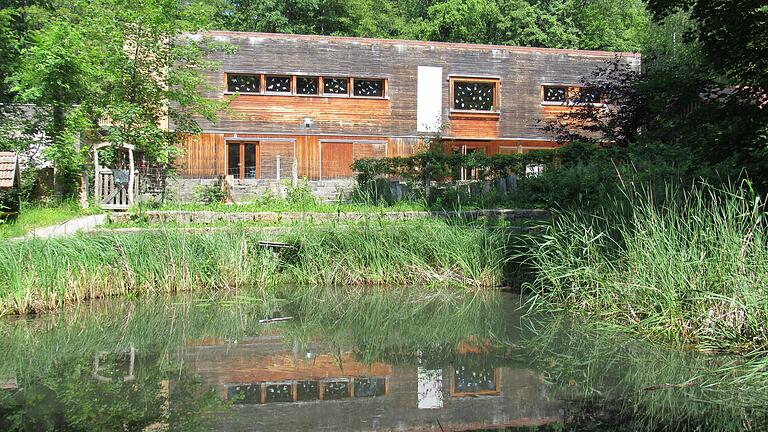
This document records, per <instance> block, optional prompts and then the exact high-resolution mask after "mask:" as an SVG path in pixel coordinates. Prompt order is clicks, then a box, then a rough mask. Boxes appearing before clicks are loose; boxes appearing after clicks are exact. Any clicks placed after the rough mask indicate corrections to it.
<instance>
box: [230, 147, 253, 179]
mask: <svg viewBox="0 0 768 432" xmlns="http://www.w3.org/2000/svg"><path fill="white" fill-rule="evenodd" d="M259 165H260V164H259V143H258V142H239V143H227V175H231V176H234V177H235V178H238V179H241V180H242V179H256V178H259Z"/></svg>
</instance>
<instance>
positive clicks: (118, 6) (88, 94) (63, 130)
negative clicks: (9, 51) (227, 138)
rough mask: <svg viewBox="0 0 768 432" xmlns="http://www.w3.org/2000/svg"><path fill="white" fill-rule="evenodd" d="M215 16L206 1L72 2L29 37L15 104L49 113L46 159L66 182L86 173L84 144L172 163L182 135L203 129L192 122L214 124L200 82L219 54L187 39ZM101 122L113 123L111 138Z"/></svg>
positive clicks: (214, 106) (215, 104)
mask: <svg viewBox="0 0 768 432" xmlns="http://www.w3.org/2000/svg"><path fill="white" fill-rule="evenodd" d="M212 15H213V10H212V8H211V6H210V5H209V4H207V3H206V2H202V1H186V2H180V1H178V0H147V1H143V2H133V1H129V0H94V1H86V0H68V1H66V2H63V3H62V4H60V5H58V8H57V16H56V17H52V18H50V19H49V20H48V21H47V22H46V23H45V24H44V25H43V26H42V27H41V28H40V29H39V30H35V31H34V32H32V37H31V44H30V46H29V47H27V48H25V49H24V50H23V51H22V56H21V60H20V62H19V66H18V68H17V70H16V71H15V72H14V74H13V76H12V78H11V82H12V83H13V91H15V92H16V94H17V100H19V101H27V102H31V103H34V104H36V105H38V106H41V107H47V108H49V109H50V111H51V112H52V121H51V124H50V127H49V128H48V130H47V132H48V134H49V136H50V137H51V139H52V141H53V144H52V146H51V147H50V149H49V151H48V157H49V158H50V159H51V160H53V162H54V164H55V165H56V167H57V169H58V170H60V171H61V172H62V174H64V175H67V176H68V177H69V178H72V177H75V176H76V175H77V174H79V173H81V172H82V170H83V168H84V166H85V162H86V161H87V160H88V158H87V155H88V153H89V150H90V149H89V148H88V147H87V146H83V147H82V148H81V149H80V151H78V147H79V146H80V144H81V138H84V137H90V138H93V139H95V140H99V141H102V140H104V141H107V142H110V143H112V144H114V145H123V144H132V145H134V146H135V147H136V148H137V149H139V150H142V151H144V152H145V154H147V155H148V156H149V157H150V158H151V159H152V160H154V161H157V162H159V163H161V164H168V163H169V162H171V161H172V160H173V158H174V156H175V153H174V149H175V148H176V147H175V145H174V144H176V142H177V141H178V140H179V139H180V138H181V136H182V135H183V134H184V133H189V132H197V131H198V130H199V128H198V126H197V123H196V122H195V121H194V116H196V115H201V116H203V117H205V118H207V119H209V120H213V118H214V117H215V114H216V112H217V111H218V110H220V109H221V108H222V106H223V104H222V103H221V102H219V101H212V100H209V99H206V98H204V97H203V96H202V94H201V90H202V88H203V86H204V80H203V78H202V75H201V74H202V72H203V71H204V70H205V69H206V68H210V67H212V66H213V63H211V62H210V61H208V60H206V58H207V54H208V52H209V51H210V50H213V49H220V48H222V47H219V46H217V45H216V44H214V43H212V42H211V41H207V40H198V39H196V38H187V37H184V35H185V34H187V33H194V32H197V31H199V30H201V29H204V28H206V26H207V25H209V23H210V18H211V16H212ZM101 119H110V122H108V124H107V126H106V127H105V128H104V130H103V132H104V133H105V134H104V136H101V134H100V133H99V130H100V129H101V128H100V127H99V120H101ZM168 119H170V120H171V121H172V122H173V124H174V129H173V130H168V129H167V128H165V127H164V124H165V123H166V121H167V120H168ZM96 133H99V135H95V134H96ZM69 191H70V192H72V189H70V190H69Z"/></svg>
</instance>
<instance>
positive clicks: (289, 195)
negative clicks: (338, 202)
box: [285, 179, 318, 209]
mask: <svg viewBox="0 0 768 432" xmlns="http://www.w3.org/2000/svg"><path fill="white" fill-rule="evenodd" d="M285 201H286V203H287V204H288V205H289V206H291V207H298V208H301V209H312V208H313V207H315V206H317V204H318V202H317V197H316V196H315V194H314V193H312V186H310V184H309V181H307V180H306V179H303V180H301V181H300V182H299V183H298V184H296V186H293V185H289V186H287V187H286V189H285Z"/></svg>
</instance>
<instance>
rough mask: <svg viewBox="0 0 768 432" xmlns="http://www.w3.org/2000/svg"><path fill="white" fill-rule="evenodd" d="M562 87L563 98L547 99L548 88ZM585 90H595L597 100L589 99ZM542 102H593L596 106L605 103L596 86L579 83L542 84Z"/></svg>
mask: <svg viewBox="0 0 768 432" xmlns="http://www.w3.org/2000/svg"><path fill="white" fill-rule="evenodd" d="M550 88H553V89H561V90H562V92H563V99H547V89H550ZM585 91H594V92H595V93H596V95H597V99H596V100H595V101H587V100H585V99H584V98H583V97H582V95H583V94H584V93H585ZM541 103H542V104H552V105H577V104H592V105H594V106H601V105H604V104H605V102H603V98H602V95H600V92H599V91H597V90H596V89H594V88H591V87H587V86H583V85H577V84H542V85H541Z"/></svg>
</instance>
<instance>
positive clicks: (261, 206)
mask: <svg viewBox="0 0 768 432" xmlns="http://www.w3.org/2000/svg"><path fill="white" fill-rule="evenodd" d="M157 210H177V211H215V212H228V213H232V212H247V213H257V212H277V213H285V212H317V213H337V212H343V213H350V212H359V213H382V212H403V211H426V210H428V209H427V208H426V206H425V205H424V204H423V203H419V202H412V201H399V202H397V203H395V204H392V205H385V204H381V205H377V204H373V203H342V202H334V203H326V202H320V201H317V200H315V199H301V200H287V199H283V198H278V197H274V196H266V197H264V198H262V199H259V200H256V201H253V202H248V203H236V204H225V203H220V202H213V203H209V204H203V203H181V202H168V203H165V204H163V205H162V206H161V207H160V208H158V209H157ZM134 211H138V209H134Z"/></svg>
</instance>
